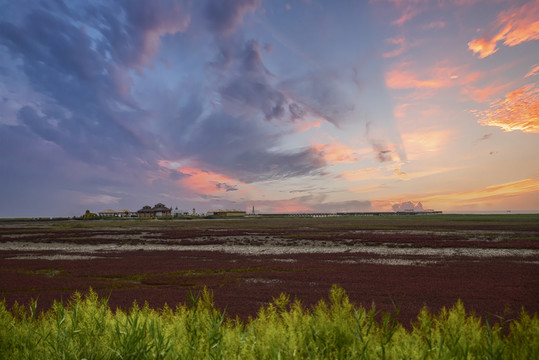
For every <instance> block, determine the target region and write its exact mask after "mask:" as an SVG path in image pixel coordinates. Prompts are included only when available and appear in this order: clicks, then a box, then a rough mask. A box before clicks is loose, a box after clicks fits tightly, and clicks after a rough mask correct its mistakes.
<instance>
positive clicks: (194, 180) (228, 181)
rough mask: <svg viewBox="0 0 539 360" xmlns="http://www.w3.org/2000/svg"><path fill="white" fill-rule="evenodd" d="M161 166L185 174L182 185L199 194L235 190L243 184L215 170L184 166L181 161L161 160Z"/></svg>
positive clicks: (181, 181) (181, 180) (180, 181)
mask: <svg viewBox="0 0 539 360" xmlns="http://www.w3.org/2000/svg"><path fill="white" fill-rule="evenodd" d="M158 164H159V166H161V167H163V168H167V169H170V170H175V171H177V172H178V173H180V174H182V175H184V176H183V177H181V178H180V179H179V180H178V182H179V183H180V185H182V187H184V188H187V189H189V190H191V191H193V192H196V193H198V194H214V193H218V192H222V191H235V190H237V188H236V186H237V185H238V184H242V183H241V182H240V181H239V180H237V179H233V178H230V177H228V176H226V175H222V174H219V173H216V172H213V171H208V170H202V169H199V168H196V167H191V166H184V165H182V164H181V163H179V162H175V161H169V160H160V161H159V162H158Z"/></svg>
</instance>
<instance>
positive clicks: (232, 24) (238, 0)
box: [206, 0, 260, 36]
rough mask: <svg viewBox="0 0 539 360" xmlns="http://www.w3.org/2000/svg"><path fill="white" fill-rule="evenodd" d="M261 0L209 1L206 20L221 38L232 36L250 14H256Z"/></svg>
mask: <svg viewBox="0 0 539 360" xmlns="http://www.w3.org/2000/svg"><path fill="white" fill-rule="evenodd" d="M259 5H260V0H229V1H226V2H225V1H208V2H207V7H206V19H207V21H208V23H209V26H210V28H211V29H212V30H213V31H215V32H216V33H218V34H219V35H221V36H229V35H231V34H232V33H233V32H234V31H235V30H236V28H237V27H238V26H239V25H240V24H241V23H242V22H243V17H244V16H245V14H246V13H248V12H254V11H255V10H256V9H257V8H258V6H259Z"/></svg>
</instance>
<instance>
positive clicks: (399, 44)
mask: <svg viewBox="0 0 539 360" xmlns="http://www.w3.org/2000/svg"><path fill="white" fill-rule="evenodd" d="M386 42H388V43H390V44H393V45H395V46H396V48H395V49H394V50H393V51H390V52H386V53H384V54H383V55H382V56H383V57H384V58H392V57H396V56H400V55H402V54H403V53H404V51H405V50H406V46H407V43H406V39H405V38H404V36H399V37H394V38H390V39H387V40H386Z"/></svg>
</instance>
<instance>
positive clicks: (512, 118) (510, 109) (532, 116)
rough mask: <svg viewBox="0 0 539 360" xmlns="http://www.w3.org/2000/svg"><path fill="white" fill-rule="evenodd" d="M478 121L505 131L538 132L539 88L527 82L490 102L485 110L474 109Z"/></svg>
mask: <svg viewBox="0 0 539 360" xmlns="http://www.w3.org/2000/svg"><path fill="white" fill-rule="evenodd" d="M474 113H475V115H476V116H477V117H478V123H479V124H481V125H483V126H497V127H499V128H501V129H503V130H504V131H506V132H510V131H516V130H520V131H522V132H526V133H539V88H537V87H536V86H535V84H529V85H526V86H524V87H521V88H519V89H517V90H514V91H512V92H510V93H508V94H507V95H506V96H505V99H503V100H502V99H499V100H496V101H494V102H492V103H490V108H489V109H487V110H477V111H474Z"/></svg>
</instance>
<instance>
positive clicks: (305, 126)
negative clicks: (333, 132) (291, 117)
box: [295, 119, 324, 132]
mask: <svg viewBox="0 0 539 360" xmlns="http://www.w3.org/2000/svg"><path fill="white" fill-rule="evenodd" d="M323 121H324V120H322V119H320V120H314V121H302V122H298V123H295V130H296V132H303V131H307V130H309V129H312V128H319V127H320V126H322V122H323Z"/></svg>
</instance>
